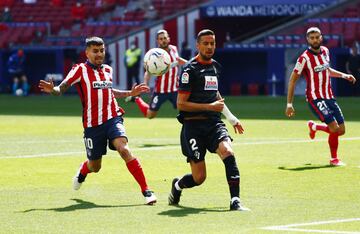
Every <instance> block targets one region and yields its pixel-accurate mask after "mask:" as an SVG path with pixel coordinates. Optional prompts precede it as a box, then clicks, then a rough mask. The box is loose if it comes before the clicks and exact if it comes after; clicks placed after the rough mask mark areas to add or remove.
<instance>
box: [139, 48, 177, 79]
mask: <svg viewBox="0 0 360 234" xmlns="http://www.w3.org/2000/svg"><path fill="white" fill-rule="evenodd" d="M170 65H171V59H170V55H169V54H168V52H166V51H165V50H163V49H160V48H153V49H150V50H149V51H148V52H146V54H145V56H144V67H145V69H146V71H147V72H149V73H150V74H151V75H153V76H161V75H163V74H165V73H166V72H168V71H169V68H170Z"/></svg>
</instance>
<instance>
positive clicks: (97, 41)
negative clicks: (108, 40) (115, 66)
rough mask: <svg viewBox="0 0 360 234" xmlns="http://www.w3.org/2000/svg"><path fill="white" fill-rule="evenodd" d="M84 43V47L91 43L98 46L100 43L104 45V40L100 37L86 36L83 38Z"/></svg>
mask: <svg viewBox="0 0 360 234" xmlns="http://www.w3.org/2000/svg"><path fill="white" fill-rule="evenodd" d="M85 44H86V48H88V47H90V46H92V45H96V46H100V45H104V44H105V43H104V40H103V39H102V38H100V37H88V38H86V40H85Z"/></svg>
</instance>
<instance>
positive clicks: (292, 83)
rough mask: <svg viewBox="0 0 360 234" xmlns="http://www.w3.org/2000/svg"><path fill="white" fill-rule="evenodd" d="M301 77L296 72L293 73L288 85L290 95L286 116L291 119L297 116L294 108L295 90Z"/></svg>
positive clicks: (288, 96)
mask: <svg viewBox="0 0 360 234" xmlns="http://www.w3.org/2000/svg"><path fill="white" fill-rule="evenodd" d="M299 77H300V75H298V74H297V73H295V72H292V73H291V76H290V80H289V85H288V95H287V104H286V109H285V115H286V116H287V117H289V118H291V117H293V116H294V115H295V109H294V107H293V100H294V90H295V85H296V82H297V80H298V79H299Z"/></svg>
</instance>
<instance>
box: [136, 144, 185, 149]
mask: <svg viewBox="0 0 360 234" xmlns="http://www.w3.org/2000/svg"><path fill="white" fill-rule="evenodd" d="M164 146H179V144H142V145H140V146H139V148H152V147H164Z"/></svg>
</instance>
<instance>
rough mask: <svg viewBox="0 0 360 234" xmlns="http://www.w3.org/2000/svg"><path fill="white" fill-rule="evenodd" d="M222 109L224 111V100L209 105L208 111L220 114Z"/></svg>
mask: <svg viewBox="0 0 360 234" xmlns="http://www.w3.org/2000/svg"><path fill="white" fill-rule="evenodd" d="M223 109H224V99H223V98H222V99H219V100H216V101H215V102H212V103H210V110H212V111H215V112H221V111H222V110H223Z"/></svg>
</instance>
